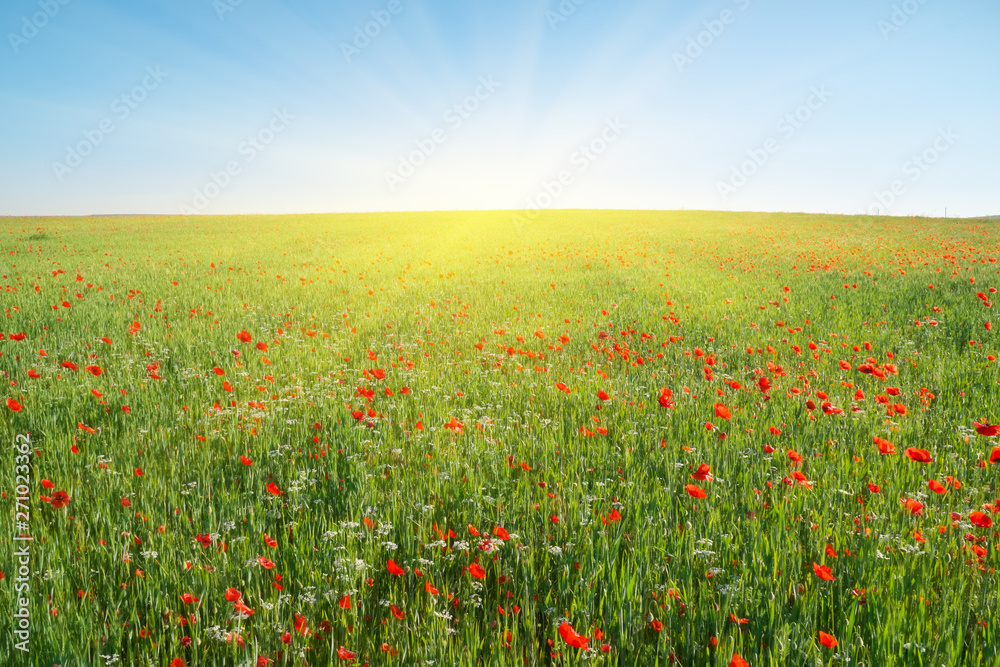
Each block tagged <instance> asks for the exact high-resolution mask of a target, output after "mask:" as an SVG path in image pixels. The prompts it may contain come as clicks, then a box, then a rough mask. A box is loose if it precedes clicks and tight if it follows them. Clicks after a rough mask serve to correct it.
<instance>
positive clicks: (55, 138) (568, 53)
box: [0, 0, 1000, 216]
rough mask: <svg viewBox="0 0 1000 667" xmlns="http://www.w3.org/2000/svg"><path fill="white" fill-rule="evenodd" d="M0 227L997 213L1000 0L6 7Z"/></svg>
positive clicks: (240, 1) (77, 2) (494, 0)
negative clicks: (343, 216) (344, 218)
mask: <svg viewBox="0 0 1000 667" xmlns="http://www.w3.org/2000/svg"><path fill="white" fill-rule="evenodd" d="M0 29H2V33H3V36H4V40H3V44H2V45H0V108H2V109H3V111H2V112H0V113H2V115H3V118H4V121H5V122H3V124H2V126H0V127H2V129H0V215H75V214H81V215H87V214H95V213H161V214H162V213H166V214H176V213H182V212H183V213H212V214H226V213H299V212H338V211H385V210H438V209H520V208H528V207H532V206H540V207H552V208H620V209H622V208H623V209H681V208H687V209H720V210H755V211H809V212H819V213H825V212H828V213H861V212H870V213H875V212H888V213H890V214H892V215H933V216H940V215H943V214H944V213H945V209H946V208H947V213H948V215H950V216H980V215H990V214H1000V167H998V164H997V159H998V156H1000V127H998V120H1000V40H997V35H998V34H1000V3H997V2H996V1H995V0H979V1H976V0H953V1H951V2H946V1H945V0H905V1H903V0H888V1H886V0H841V1H839V2H834V1H833V0H810V1H808V2H794V3H793V2H777V1H775V0H770V1H767V0H719V1H717V2H693V1H685V0H675V1H670V2H663V1H662V0H660V1H658V2H653V1H647V0H621V1H619V2H609V1H604V2H602V1H600V0H549V1H546V0H508V1H506V2H500V1H498V0H466V1H464V2H430V1H428V0H377V1H375V2H367V1H362V0H358V1H356V2H351V3H343V2H335V3H323V2H318V1H315V0H294V1H293V0H289V1H285V2H278V1H276V0H146V1H144V2H122V1H119V2H110V1H106V0H7V1H6V2H4V3H3V5H2V7H0Z"/></svg>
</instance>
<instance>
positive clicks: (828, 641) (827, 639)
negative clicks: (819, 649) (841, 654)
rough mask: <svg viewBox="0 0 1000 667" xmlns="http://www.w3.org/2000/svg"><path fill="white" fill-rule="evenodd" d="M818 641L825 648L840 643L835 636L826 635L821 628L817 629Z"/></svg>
mask: <svg viewBox="0 0 1000 667" xmlns="http://www.w3.org/2000/svg"><path fill="white" fill-rule="evenodd" d="M819 642H820V643H821V644H822V645H823V646H825V647H827V648H833V647H834V646H837V645H838V644H840V642H838V641H837V638H836V637H834V636H833V635H828V634H827V633H825V632H823V631H822V630H820V631H819Z"/></svg>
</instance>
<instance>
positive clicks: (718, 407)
mask: <svg viewBox="0 0 1000 667" xmlns="http://www.w3.org/2000/svg"><path fill="white" fill-rule="evenodd" d="M715 416H716V417H718V418H719V419H727V420H728V419H732V418H733V413H732V412H730V411H729V408H727V407H726V406H725V405H723V404H722V403H716V404H715Z"/></svg>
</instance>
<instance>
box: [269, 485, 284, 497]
mask: <svg viewBox="0 0 1000 667" xmlns="http://www.w3.org/2000/svg"><path fill="white" fill-rule="evenodd" d="M267 492H268V493H270V494H271V495H272V496H280V495H281V489H279V488H278V485H277V484H275V483H274V482H271V483H270V484H268V485H267Z"/></svg>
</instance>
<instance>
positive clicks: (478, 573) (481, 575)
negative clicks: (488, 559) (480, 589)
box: [469, 563, 486, 579]
mask: <svg viewBox="0 0 1000 667" xmlns="http://www.w3.org/2000/svg"><path fill="white" fill-rule="evenodd" d="M469 574H471V575H472V576H473V577H475V578H476V579H485V578H486V570H484V569H483V567H482V565H480V564H479V563H473V564H472V565H470V566H469Z"/></svg>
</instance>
